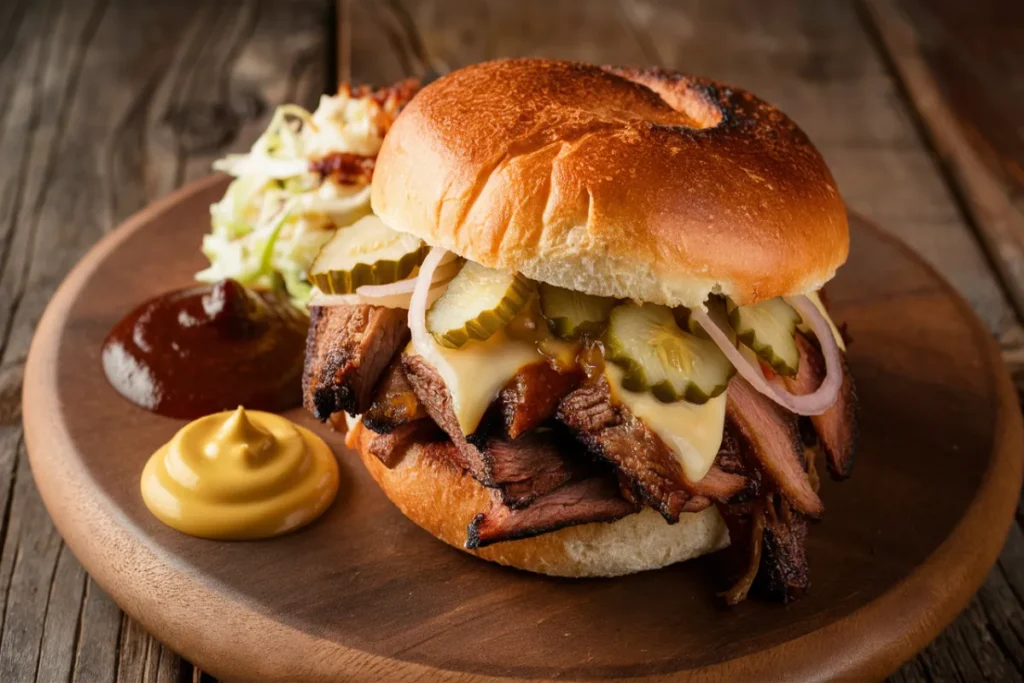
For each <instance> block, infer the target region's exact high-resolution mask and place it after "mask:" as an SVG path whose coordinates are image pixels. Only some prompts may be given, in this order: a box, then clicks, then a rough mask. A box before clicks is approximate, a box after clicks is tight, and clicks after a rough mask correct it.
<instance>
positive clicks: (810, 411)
mask: <svg viewBox="0 0 1024 683" xmlns="http://www.w3.org/2000/svg"><path fill="white" fill-rule="evenodd" d="M785 299H786V303H788V304H789V305H790V306H792V307H793V308H794V309H796V312H797V313H799V314H800V315H801V317H803V319H804V321H805V322H806V323H807V324H808V325H809V326H810V328H811V331H812V332H814V335H815V336H816V337H817V338H818V343H819V344H821V352H822V355H823V356H824V357H825V379H824V380H822V382H821V385H820V386H819V387H818V388H817V389H815V390H814V391H812V392H811V393H809V394H803V395H798V394H792V393H790V392H789V391H787V390H786V389H785V388H783V387H781V386H779V385H778V384H773V383H771V382H769V381H768V380H767V379H766V378H765V376H764V373H763V372H762V371H761V368H760V367H759V366H758V365H757V364H754V363H751V362H750V361H749V360H748V359H747V358H746V357H744V355H743V354H742V353H740V350H739V349H737V348H736V347H735V346H733V344H732V342H730V341H729V337H728V336H727V335H726V333H725V332H724V331H723V330H722V329H721V328H720V327H718V325H716V324H715V323H714V322H713V321H712V320H711V318H710V316H708V314H707V311H705V310H703V309H700V308H694V309H693V310H691V311H690V314H691V315H692V316H693V319H694V320H695V321H696V322H697V324H698V325H700V326H701V327H703V328H704V331H705V332H707V333H708V335H709V336H710V337H711V339H712V341H714V342H715V344H716V345H717V346H718V348H720V349H721V350H722V353H724V354H725V356H726V358H728V359H729V360H730V361H731V362H732V364H733V365H734V366H735V367H736V370H737V371H738V372H739V373H740V375H742V376H743V379H745V380H747V381H748V382H750V384H751V386H753V387H754V388H755V389H757V390H758V391H759V392H761V393H762V394H764V395H765V396H767V397H768V398H770V399H772V400H773V401H775V402H776V403H778V404H779V405H780V406H782V407H783V408H785V409H786V410H788V411H790V412H792V413H796V414H797V415H821V414H822V413H824V412H825V411H826V410H828V409H829V408H831V407H832V404H833V403H835V402H836V397H837V396H838V395H839V388H840V386H842V383H843V366H842V356H841V355H840V351H839V345H838V344H836V340H835V337H833V336H832V329H831V327H829V324H828V321H827V320H825V316H823V315H822V314H821V312H820V311H819V310H818V309H817V307H816V306H815V305H814V304H813V303H812V302H811V300H810V299H808V298H807V297H806V296H803V295H795V296H787V297H785Z"/></svg>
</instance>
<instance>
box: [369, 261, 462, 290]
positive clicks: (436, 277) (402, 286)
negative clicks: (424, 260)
mask: <svg viewBox="0 0 1024 683" xmlns="http://www.w3.org/2000/svg"><path fill="white" fill-rule="evenodd" d="M459 268H460V266H459V264H458V263H456V262H455V261H454V259H453V260H449V261H447V262H445V263H440V264H438V267H437V270H435V271H434V274H433V276H432V277H431V278H430V286H431V287H434V286H435V285H438V284H440V283H441V282H442V281H448V280H451V279H452V278H453V277H455V275H456V274H457V273H458V272H459ZM418 281H419V278H415V277H411V278H408V279H406V280H399V281H398V282H392V283H389V284H386V285H363V286H362V287H360V288H359V289H357V290H356V294H358V295H359V296H363V297H366V298H368V299H373V298H375V297H381V296H392V295H395V294H412V292H413V290H414V289H416V283H417V282H418Z"/></svg>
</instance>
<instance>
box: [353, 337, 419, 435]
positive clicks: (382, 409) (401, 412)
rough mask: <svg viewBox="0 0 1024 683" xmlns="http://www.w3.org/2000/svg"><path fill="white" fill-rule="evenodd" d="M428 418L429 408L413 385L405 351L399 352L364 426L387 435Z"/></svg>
mask: <svg viewBox="0 0 1024 683" xmlns="http://www.w3.org/2000/svg"><path fill="white" fill-rule="evenodd" d="M425 417H427V411H426V409H425V408H424V407H423V404H422V403H421V402H420V400H419V398H418V397H417V396H416V392H415V391H413V388H412V385H411V384H409V379H408V378H407V377H406V376H405V368H404V367H403V366H402V356H401V353H397V354H395V357H394V358H392V359H391V364H390V365H389V366H388V368H387V370H385V371H384V375H383V376H382V377H381V379H380V383H379V384H378V385H377V389H376V390H375V391H374V394H373V400H372V401H371V403H370V407H369V408H367V409H366V412H365V413H363V425H365V426H366V427H367V428H368V429H370V430H372V431H374V432H377V433H378V434H387V433H389V432H390V431H392V430H393V429H395V428H397V427H401V426H402V425H405V424H408V423H410V422H414V421H416V420H420V419H423V418H425Z"/></svg>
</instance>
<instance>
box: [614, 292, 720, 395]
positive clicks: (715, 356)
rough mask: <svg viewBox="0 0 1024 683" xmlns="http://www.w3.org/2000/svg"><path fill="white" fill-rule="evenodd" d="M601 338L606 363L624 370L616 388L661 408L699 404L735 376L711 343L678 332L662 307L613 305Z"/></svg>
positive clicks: (718, 391) (668, 313)
mask: <svg viewBox="0 0 1024 683" xmlns="http://www.w3.org/2000/svg"><path fill="white" fill-rule="evenodd" d="M604 339H605V356H606V357H607V359H608V360H610V361H611V362H613V363H615V364H616V365H619V366H621V367H622V368H623V369H624V370H625V371H626V374H625V376H624V378H623V381H622V385H623V386H624V387H625V388H626V389H629V390H630V391H638V392H640V391H649V392H651V393H652V394H653V395H654V397H655V398H657V399H658V400H659V401H662V402H663V403H673V402H675V401H679V400H686V401H689V402H690V403H704V402H706V401H708V400H709V399H712V398H714V397H715V396H718V395H719V394H721V393H722V392H723V391H725V387H726V385H727V384H728V383H729V378H730V377H732V375H733V373H734V372H735V371H736V370H735V368H733V366H732V363H730V362H729V360H728V359H727V358H726V357H725V354H723V353H722V351H721V350H720V349H719V348H718V347H717V346H716V345H715V343H714V342H713V341H711V340H709V339H702V338H700V337H698V336H696V335H693V334H690V333H689V332H684V331H683V330H681V329H680V328H679V325H677V324H676V321H675V318H674V317H673V314H672V311H671V309H669V308H666V307H665V306H656V305H654V304H643V305H637V304H626V305H623V306H616V307H615V308H614V309H612V312H611V314H610V316H609V319H608V330H607V332H605V337H604Z"/></svg>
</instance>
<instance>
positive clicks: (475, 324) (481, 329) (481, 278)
mask: <svg viewBox="0 0 1024 683" xmlns="http://www.w3.org/2000/svg"><path fill="white" fill-rule="evenodd" d="M533 296H534V284H533V283H532V282H530V281H529V280H527V279H526V278H525V277H523V276H522V275H520V274H518V273H510V272H507V271H503V270H494V269H493V268H486V267H484V266H481V265H480V264H478V263H474V262H472V261H467V262H466V265H464V266H463V267H462V270H460V271H459V274H458V275H456V276H455V278H454V279H453V280H452V281H451V282H450V283H449V284H448V289H447V290H445V293H444V294H442V295H441V298H439V299H438V300H437V301H435V302H434V303H433V305H432V306H431V307H430V310H428V311H427V330H429V331H430V333H431V334H432V335H433V336H434V339H435V340H436V341H437V343H438V344H440V345H441V346H446V347H448V348H450V349H457V348H459V347H460V346H462V345H463V344H465V343H466V342H468V341H469V340H470V339H476V340H478V341H483V340H485V339H489V338H490V337H491V335H493V334H494V333H495V332H497V331H498V330H500V329H501V328H503V327H505V325H507V324H508V323H509V322H510V321H511V320H512V319H513V318H515V317H516V315H517V314H518V313H519V312H520V311H521V310H523V307H524V306H526V304H527V303H529V301H530V299H531V298H532V297H533Z"/></svg>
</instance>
